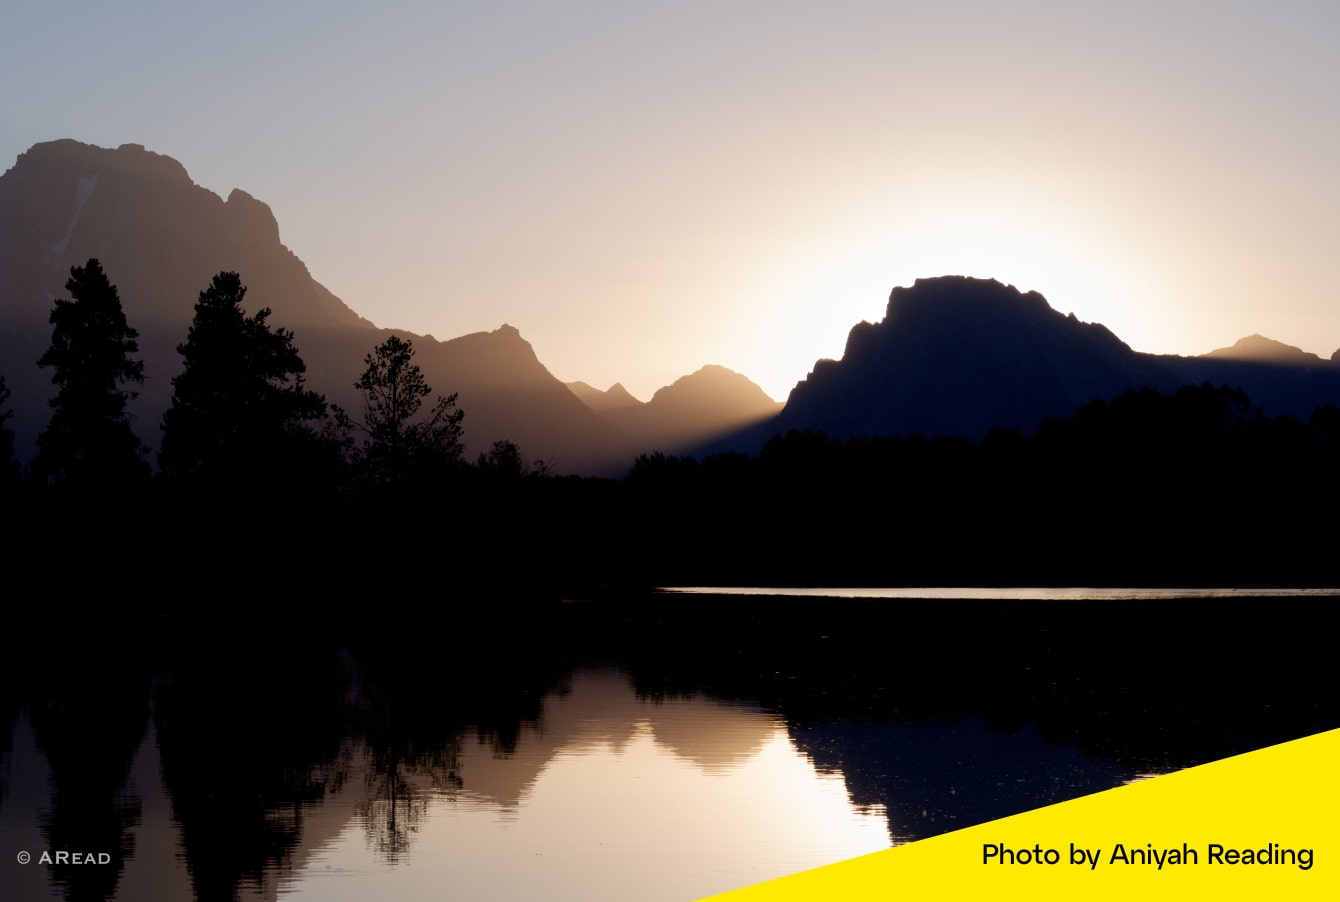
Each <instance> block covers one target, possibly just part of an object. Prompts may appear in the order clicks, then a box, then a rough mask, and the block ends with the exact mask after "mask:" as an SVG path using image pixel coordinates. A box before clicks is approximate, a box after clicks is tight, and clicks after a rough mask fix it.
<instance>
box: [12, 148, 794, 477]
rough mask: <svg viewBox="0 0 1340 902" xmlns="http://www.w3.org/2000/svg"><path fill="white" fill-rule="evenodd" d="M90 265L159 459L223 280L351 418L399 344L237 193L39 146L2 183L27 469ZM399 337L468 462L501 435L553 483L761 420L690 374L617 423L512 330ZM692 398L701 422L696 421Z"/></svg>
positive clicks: (143, 161) (99, 151) (615, 471)
mask: <svg viewBox="0 0 1340 902" xmlns="http://www.w3.org/2000/svg"><path fill="white" fill-rule="evenodd" d="M90 257H97V258H98V259H100V260H101V261H102V264H103V268H104V269H105V270H106V272H107V274H108V276H109V278H111V280H112V282H113V283H114V284H115V285H116V286H117V288H118V289H119V291H120V296H121V302H122V305H123V307H124V308H125V311H126V316H127V319H128V320H129V322H130V324H131V325H132V326H133V327H134V328H136V329H137V330H139V333H140V340H139V345H140V357H141V359H143V360H144V364H145V375H146V380H145V383H144V385H143V386H142V387H141V391H140V397H139V398H138V399H137V400H136V401H135V402H134V403H133V404H132V406H131V412H132V415H133V416H134V418H135V420H134V426H135V428H136V431H137V432H138V433H139V435H140V437H141V438H142V439H143V440H144V441H145V442H146V443H147V444H148V445H150V446H151V447H155V448H156V447H157V444H158V438H159V423H160V421H161V417H162V412H163V410H164V409H165V408H166V407H167V406H168V404H169V401H170V399H171V396H172V378H173V377H174V376H175V375H176V374H177V373H178V372H180V370H181V358H180V355H179V354H178V353H177V351H176V346H177V344H178V343H180V342H182V341H184V340H185V338H186V330H187V327H188V326H189V324H190V321H191V317H192V315H193V311H194V305H195V302H196V299H197V297H198V295H199V293H200V291H201V290H202V289H203V288H205V287H207V286H208V285H209V283H210V279H211V278H212V277H213V276H214V274H216V273H218V272H220V271H223V270H233V271H236V272H238V273H240V274H241V276H242V280H243V283H244V284H245V285H246V286H247V288H248V292H247V297H246V302H245V306H246V308H247V310H248V312H254V311H256V310H258V309H260V308H261V307H270V308H271V309H272V311H273V315H272V316H271V317H270V323H271V324H272V325H274V326H277V327H282V328H286V329H292V330H293V331H294V333H295V343H296V345H297V347H298V349H299V351H300V353H301V354H302V356H303V359H304V361H305V362H306V364H307V378H308V385H309V386H310V387H311V388H313V389H315V390H316V391H319V392H322V393H324V394H325V395H326V397H327V399H328V400H330V401H333V402H336V403H339V404H341V405H343V406H345V407H346V408H347V409H349V410H350V411H351V412H356V411H358V410H359V403H360V402H359V398H358V396H357V394H356V393H355V392H354V390H353V383H354V381H355V380H356V379H357V378H358V376H359V374H360V373H361V372H362V370H363V366H364V355H366V354H367V353H368V352H369V351H371V350H372V349H373V347H374V346H376V345H377V344H378V343H380V342H381V341H383V340H384V339H385V338H386V337H387V336H388V335H390V334H391V331H390V330H387V329H381V328H378V327H377V326H375V325H373V324H372V323H371V322H369V321H368V320H366V319H364V318H362V317H360V316H359V315H358V314H356V313H355V312H354V311H352V310H350V309H349V308H348V307H347V306H346V305H345V304H344V302H343V301H341V300H340V299H339V298H337V297H336V296H335V295H333V294H332V293H331V292H330V291H328V290H327V289H326V288H325V287H324V286H323V285H321V284H320V283H319V282H317V281H316V280H315V279H314V278H313V277H312V275H311V273H309V272H308V270H307V267H306V266H305V265H304V264H303V262H302V261H301V260H299V259H298V257H297V256H295V255H294V254H293V253H292V252H291V251H290V250H289V249H288V248H287V247H285V246H284V245H283V244H282V243H281V242H280V238H279V226H278V224H277V223H276V221H275V218H274V215H273V214H272V213H271V211H270V208H269V207H267V206H266V205H265V204H264V203H262V202H260V201H258V200H256V199H255V198H253V197H251V196H250V195H249V194H247V193H245V192H243V191H240V190H235V191H233V192H232V193H231V194H230V195H229V196H228V198H227V200H224V199H222V198H220V197H219V196H218V195H216V194H214V193H213V192H211V191H209V190H207V189H205V188H201V187H199V186H198V185H195V184H194V183H193V182H192V181H191V179H190V177H189V176H188V175H187V172H186V169H185V168H184V167H183V166H182V165H181V164H180V163H178V162H177V161H176V160H173V159H172V158H170V157H166V156H162V155H160V154H156V153H152V152H150V151H147V150H145V149H144V148H143V147H140V146H138V145H134V144H126V145H122V146H121V147H119V148H117V149H115V150H107V149H104V148H100V147H94V146H91V145H88V144H81V143H79V142H76V141H69V140H63V141H52V142H49V143H44V144H38V145H36V146H34V147H33V148H31V149H30V150H28V151H27V152H26V153H24V154H22V155H20V156H19V158H18V160H17V161H16V162H15V164H14V166H13V167H12V168H11V169H9V170H8V171H7V172H5V174H4V175H3V176H0V374H2V375H4V377H5V379H6V381H7V383H8V385H9V387H10V388H11V389H12V391H13V398H12V399H11V403H12V404H13V407H14V412H15V417H14V419H13V420H12V421H11V425H12V426H13V428H14V430H15V432H16V435H17V439H18V442H17V445H18V450H19V452H20V455H21V456H22V457H24V458H27V457H28V456H30V455H31V454H32V452H33V450H34V448H35V440H36V436H37V434H38V433H39V432H40V431H41V429H42V428H43V427H44V426H45V424H46V421H47V418H48V417H49V415H50V411H49V410H48V409H47V406H46V400H47V398H48V397H50V395H51V391H52V388H51V384H50V378H51V373H50V372H49V371H44V370H42V369H40V368H39V367H37V365H36V360H37V358H38V357H40V356H41V355H42V353H43V352H44V351H45V350H46V348H47V345H48V344H49V343H50V340H51V326H50V324H49V322H48V316H49V314H50V311H51V306H52V302H53V300H54V299H55V298H58V297H66V296H67V293H66V291H65V287H64V286H65V281H66V279H67V278H68V277H69V274H70V267H71V266H74V265H82V264H83V263H84V262H85V261H87V260H88V259H89V258H90ZM396 333H397V334H399V335H401V336H402V337H409V338H411V339H412V341H413V342H414V347H415V350H416V356H415V362H416V363H417V364H419V366H420V367H421V368H422V369H423V372H424V375H425V378H426V379H427V381H428V384H429V385H431V386H432V387H433V389H434V391H436V392H438V393H441V394H449V393H451V392H456V393H458V394H459V405H460V408H461V409H462V410H464V411H465V413H466V418H465V421H464V424H463V425H464V427H465V439H466V445H467V449H468V451H469V452H470V453H471V454H473V453H475V452H477V451H479V450H482V449H485V448H488V447H489V446H490V445H491V444H492V443H493V442H494V441H496V440H498V439H503V438H507V439H511V440H512V441H514V442H516V443H517V444H518V445H519V446H520V447H521V449H522V451H523V452H524V453H525V454H526V455H527V456H528V457H531V458H542V459H544V460H545V461H547V462H549V463H550V464H552V465H553V466H554V468H555V471H556V472H559V473H564V472H576V473H604V474H611V475H622V473H623V472H625V471H626V470H627V468H628V466H629V465H630V464H631V462H632V460H633V458H634V456H635V455H636V454H637V453H638V452H639V451H643V450H650V449H649V448H648V447H644V446H642V444H641V441H642V439H643V437H644V436H650V437H654V438H655V440H657V441H661V440H664V441H667V442H669V443H671V444H672V446H673V447H674V449H676V450H680V449H683V448H685V447H687V442H681V441H675V440H674V439H673V437H674V435H675V434H676V433H677V432H678V431H682V432H683V434H684V435H686V436H692V437H693V439H692V440H696V439H697V438H698V437H701V436H702V435H706V434H715V433H716V432H719V431H720V430H721V429H723V428H730V427H738V426H739V425H740V424H741V423H745V422H750V421H751V419H756V418H758V416H759V414H758V413H757V411H758V410H759V409H760V406H759V401H758V398H757V397H753V396H749V393H748V392H743V393H741V398H742V399H743V400H742V405H743V406H742V407H741V409H740V410H739V411H737V413H736V414H734V415H733V414H731V413H730V412H729V411H728V410H726V407H727V406H728V405H729V399H730V398H732V397H734V395H732V394H729V393H717V392H715V391H714V390H713V389H712V388H711V387H710V386H711V385H715V384H718V383H717V382H713V381H712V378H713V376H712V374H710V373H709V374H707V375H703V374H702V373H700V374H697V375H695V376H694V377H689V378H690V379H691V386H699V387H700V388H699V390H698V391H697V392H696V394H695V393H694V392H693V391H692V389H691V388H690V389H688V390H686V391H685V392H679V393H675V396H681V395H685V396H688V398H689V400H688V401H687V402H685V403H678V404H677V403H672V402H669V401H667V402H664V403H660V402H658V403H648V404H647V405H645V406H641V405H639V406H638V411H639V412H638V413H630V415H629V416H630V418H631V419H629V421H628V424H622V421H621V424H620V425H616V423H614V422H612V421H610V420H607V418H606V414H607V413H608V412H607V411H600V412H597V410H593V409H592V407H590V406H588V405H587V404H586V403H584V402H583V401H582V400H580V399H579V398H578V396H577V395H576V394H574V392H573V391H572V390H570V389H569V388H568V387H567V386H565V385H563V383H561V382H560V381H559V380H558V379H556V378H555V377H554V376H553V374H551V373H550V372H549V371H548V370H547V369H545V367H544V365H543V364H542V363H541V362H540V361H539V359H538V358H537V357H536V356H535V352H534V349H533V348H532V347H531V346H530V344H529V343H528V342H526V341H525V339H523V338H522V337H521V333H520V332H519V331H518V330H517V329H515V328H513V327H511V326H509V325H503V326H501V327H500V328H498V329H496V330H494V331H492V332H480V333H475V334H472V335H465V336H462V337H460V338H455V339H452V340H450V341H438V340H436V339H433V338H431V337H427V336H421V335H413V334H412V333H408V332H406V331H404V330H396ZM738 379H741V380H742V379H743V377H738ZM746 381H747V380H746ZM749 385H750V386H752V383H749ZM702 386H707V387H705V388H704V387H702ZM752 387H753V388H754V391H755V392H756V393H757V396H758V397H763V396H762V392H761V391H760V390H758V389H757V387H756V386H752ZM695 398H696V399H699V400H701V401H702V410H701V412H700V413H698V412H695V411H694V410H692V409H691V408H692V405H693V403H695V401H694V399H695ZM764 400H765V401H766V400H767V399H766V398H764ZM768 403H770V402H768ZM662 411H664V413H662ZM774 412H775V410H774V409H768V410H766V412H765V413H764V414H762V415H770V414H772V413H774ZM723 424H724V425H723Z"/></svg>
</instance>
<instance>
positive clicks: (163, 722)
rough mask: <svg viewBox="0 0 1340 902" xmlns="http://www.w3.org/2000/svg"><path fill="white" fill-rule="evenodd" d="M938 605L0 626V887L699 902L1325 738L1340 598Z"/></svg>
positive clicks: (922, 598) (569, 609)
mask: <svg viewBox="0 0 1340 902" xmlns="http://www.w3.org/2000/svg"><path fill="white" fill-rule="evenodd" d="M917 591H919V592H922V593H925V592H927V591H928V590H917ZM954 591H958V592H959V596H958V597H954V598H949V597H941V598H932V599H930V600H928V599H927V596H926V595H925V594H922V595H916V596H911V595H909V596H904V597H900V598H894V599H892V600H891V599H890V598H889V597H876V598H866V597H845V598H844V597H829V596H825V597H813V596H809V595H805V594H797V595H792V596H778V595H776V594H773V595H768V596H763V595H758V594H756V593H752V594H748V593H747V594H739V595H727V594H724V593H723V592H722V591H720V590H718V591H713V592H710V593H702V592H699V593H684V594H678V595H671V594H659V595H654V596H647V597H640V598H636V599H619V600H613V601H610V600H606V601H599V602H571V603H566V604H554V605H543V606H532V607H528V608H526V609H525V610H524V612H522V613H520V614H518V613H517V612H515V611H507V612H505V613H504V615H503V616H498V612H497V610H496V605H494V604H493V603H492V602H490V603H489V604H484V605H474V606H470V609H469V610H468V611H465V612H463V611H461V610H460V609H459V607H455V606H449V608H450V614H449V616H437V617H431V616H430V617H427V618H425V615H423V614H422V613H421V612H418V613H415V614H413V615H410V614H405V615H401V616H397V615H396V614H394V613H391V612H386V611H377V612H376V613H375V614H372V615H368V616H367V617H365V618H364V617H360V618H355V619H354V620H352V621H351V620H349V619H348V617H347V613H346V614H343V615H341V616H335V615H323V616H321V617H315V618H313V617H298V618H294V619H293V620H291V621H288V622H286V623H284V624H283V625H272V626H271V627H270V628H269V629H267V630H266V631H265V632H256V631H254V630H251V629H247V628H244V627H242V626H240V625H236V624H233V625H227V624H220V623H213V624H209V625H208V627H207V628H205V627H202V626H201V625H200V624H199V623H197V622H195V621H192V620H184V621H181V622H171V621H170V622H159V621H154V622H151V623H139V624H133V625H130V626H127V625H121V626H118V627H117V628H116V629H115V630H113V632H114V633H115V637H116V641H115V642H110V641H108V638H109V635H108V630H107V629H106V628H99V629H95V630H89V631H88V632H87V633H84V634H79V635H72V634H70V633H68V632H67V631H57V632H55V633H54V634H53V632H52V631H50V630H47V631H46V635H45V638H43V639H33V637H32V636H31V635H30V636H29V641H26V642H23V643H17V642H16V640H15V637H14V635H11V636H10V637H9V644H11V645H13V646H14V647H12V648H10V649H8V654H7V656H6V665H5V667H6V670H5V674H4V675H5V690H4V694H3V696H0V724H2V726H0V852H3V859H0V888H3V893H2V894H0V895H3V897H4V898H5V899H15V900H29V899H76V898H78V899H145V898H155V899H191V898H200V899H278V898H280V897H281V896H282V897H284V898H286V899H287V898H301V899H321V900H329V899H350V900H353V899H359V900H361V899H366V898H371V897H380V898H395V899H408V900H414V899H437V898H443V897H449V898H453V899H466V900H470V899H481V900H484V899H516V898H544V899H597V900H598V899H627V898H630V897H637V898H643V899H665V900H685V899H694V898H698V897H701V896H703V895H708V894H711V893H716V892H721V891H725V890H728V889H731V888H734V887H738V886H742V885H746V884H749V883H753V882H757V881H760V880H764V879H768V878H771V877H776V876H782V875H784V874H787V873H791V872H794V871H797V870H801V869H804V868H808V867H813V866H817V865H821V864H826V863H830V862H833V861H837V860H840V859H843V858H848V857H851V856H854V855H859V854H863V853H866V852H870V851H875V850H878V849H881V848H886V847H888V846H889V845H891V844H895V843H900V842H905V841H910V840H915V839H918V838H922V837H926V836H931V835H935V834H937V833H941V832H945V831H947V830H953V829H957V828H959V827H964V826H970V825H972V824H975V823H981V822H983V821H987V820H991V819H994V818H997V817H1002V816H1005V815H1008V814H1011V813H1015V812H1018V811H1023V810H1028V809H1031V808H1035V807H1039V806H1041V805H1045V804H1049V803H1051V802H1054V801H1061V800H1063V799H1067V798H1073V797H1075V796H1078V795H1083V794H1086V793H1090V792H1095V791H1100V790H1102V789H1106V788H1110V787H1112V786H1117V785H1120V784H1122V783H1125V782H1129V781H1132V780H1138V779H1143V778H1145V777H1147V776H1149V775H1151V774H1156V773H1164V772H1168V771H1170V770H1175V769H1178V768H1181V767H1186V766H1191V765H1194V764H1197V763H1202V762H1203V761H1207V760H1213V759H1214V758H1217V757H1224V756H1226V755H1229V754H1235V753H1237V752H1240V751H1246V750H1249V749H1251V748H1256V747H1261V746H1263V745H1267V744H1270V743H1272V742H1276V741H1283V740H1285V739H1289V738H1296V737H1297V736H1301V735H1307V734H1310V733H1313V732H1320V731H1321V730H1323V729H1329V728H1332V727H1335V726H1338V725H1340V705H1337V703H1336V700H1335V698H1334V694H1333V693H1331V692H1327V691H1325V690H1324V689H1323V688H1322V687H1323V686H1326V685H1330V684H1329V682H1328V677H1327V671H1328V669H1329V665H1327V664H1326V663H1325V661H1327V660H1329V657H1328V655H1329V641H1328V640H1326V639H1323V638H1322V631H1321V630H1319V629H1317V628H1315V627H1316V626H1317V625H1318V624H1319V623H1320V622H1322V620H1321V618H1324V617H1326V616H1327V614H1328V612H1329V609H1330V607H1331V606H1333V605H1334V604H1335V603H1336V599H1335V597H1334V593H1326V592H1317V591H1313V592H1305V593H1296V592H1294V593H1285V592H1279V593H1260V592H1257V593H1254V594H1253V595H1251V596H1244V595H1242V594H1241V593H1224V592H1222V591H1217V592H1216V593H1210V594H1206V595H1203V596H1202V595H1196V594H1195V593H1191V592H1188V591H1187V590H1177V591H1175V592H1172V593H1171V594H1168V595H1164V594H1161V593H1156V594H1155V595H1153V596H1148V595H1135V596H1133V597H1127V596H1122V597H1120V598H1117V597H1112V596H1111V595H1110V594H1103V593H1099V594H1098V595H1097V597H1087V596H1086V597H1085V598H1082V599H1081V598H1069V599H1065V600H1072V601H1074V600H1082V601H1086V602H1088V603H1085V604H1080V605H1068V604H1067V605H1061V606H1059V607H1058V605H1057V604H1056V602H1057V601H1058V600H1060V599H1058V598H1057V597H1055V596H1054V595H1047V594H1046V593H1044V592H1041V591H1032V590H1024V594H1025V595H1027V594H1028V592H1029V591H1032V595H1031V596H1030V597H1023V596H1019V597H1016V596H1015V595H1013V594H1006V595H1005V596H1003V597H1002V596H993V597H977V596H973V597H966V598H965V597H962V596H963V595H965V594H970V593H967V592H965V591H963V590H954ZM1142 591H1143V590H1142ZM830 596H831V592H830ZM1039 596H1041V597H1039ZM489 611H492V612H493V613H492V614H490V613H488V612H489ZM313 621H320V626H319V627H317V626H314V625H313ZM204 634H208V636H209V637H210V641H208V642H205V641H204V639H203V638H202V637H203V635H204ZM25 851H26V852H28V853H29V854H30V855H32V856H33V858H34V860H33V861H30V862H29V863H28V864H26V865H25V864H20V863H19V862H18V860H17V856H18V853H20V852H25ZM59 851H67V852H83V853H92V854H93V856H94V861H95V863H94V864H78V865H76V864H73V863H63V862H62V863H52V864H45V863H42V862H41V861H40V857H41V855H42V853H44V852H46V853H48V854H50V855H53V856H54V854H55V853H56V852H59ZM99 855H105V857H106V863H105V864H102V863H96V862H97V856H99Z"/></svg>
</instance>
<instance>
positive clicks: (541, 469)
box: [475, 438, 550, 480]
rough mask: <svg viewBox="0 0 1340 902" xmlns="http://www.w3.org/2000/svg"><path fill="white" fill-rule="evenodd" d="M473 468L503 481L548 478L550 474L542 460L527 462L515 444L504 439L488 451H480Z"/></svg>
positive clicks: (495, 443)
mask: <svg viewBox="0 0 1340 902" xmlns="http://www.w3.org/2000/svg"><path fill="white" fill-rule="evenodd" d="M475 466H476V467H478V468H479V470H480V471H481V472H482V473H484V474H486V475H488V476H490V477H493V478H495V479H504V480H507V479H521V478H522V477H527V476H548V475H549V472H550V467H549V465H548V464H546V463H545V462H544V461H542V460H537V461H533V462H532V461H529V460H527V459H526V456H525V455H524V454H522V453H521V448H520V447H519V446H518V445H517V443H516V442H514V441H511V440H510V439H505V438H504V439H499V440H498V441H496V442H494V443H493V447H492V448H490V449H489V450H488V451H480V452H479V458H478V459H477V460H476V461H475Z"/></svg>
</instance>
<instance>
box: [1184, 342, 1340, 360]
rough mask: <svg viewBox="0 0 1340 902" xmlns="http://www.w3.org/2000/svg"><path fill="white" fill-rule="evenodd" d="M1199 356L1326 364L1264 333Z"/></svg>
mask: <svg viewBox="0 0 1340 902" xmlns="http://www.w3.org/2000/svg"><path fill="white" fill-rule="evenodd" d="M1201 356H1202V357H1214V358H1217V359H1223V360H1252V361H1256V362H1257V363H1282V364H1287V365H1289V366H1327V365H1328V364H1327V362H1326V361H1325V360H1322V359H1321V358H1320V357H1318V356H1317V355H1316V354H1309V353H1308V352H1307V351H1304V350H1303V349H1302V348H1295V347H1294V346H1293V345H1286V344H1285V343H1284V342H1282V341H1275V340H1274V339H1273V338H1266V337H1265V336H1264V335H1248V336H1247V337H1246V338H1239V339H1238V340H1237V341H1236V342H1234V343H1233V346H1232V347H1229V348H1218V349H1216V350H1213V351H1210V352H1209V353H1208V354H1202V355H1201Z"/></svg>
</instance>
